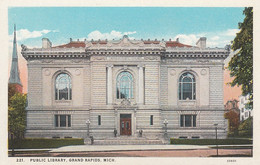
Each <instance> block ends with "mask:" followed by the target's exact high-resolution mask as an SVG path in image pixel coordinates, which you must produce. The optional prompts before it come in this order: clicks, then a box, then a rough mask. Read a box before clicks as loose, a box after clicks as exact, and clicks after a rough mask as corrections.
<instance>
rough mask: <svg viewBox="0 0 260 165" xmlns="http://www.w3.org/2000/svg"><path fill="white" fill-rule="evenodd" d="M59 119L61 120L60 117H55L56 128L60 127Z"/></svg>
mask: <svg viewBox="0 0 260 165" xmlns="http://www.w3.org/2000/svg"><path fill="white" fill-rule="evenodd" d="M58 118H59V116H58V115H55V119H54V120H55V121H54V122H55V127H59V119H58Z"/></svg>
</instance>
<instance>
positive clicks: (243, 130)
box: [238, 117, 253, 137]
mask: <svg viewBox="0 0 260 165" xmlns="http://www.w3.org/2000/svg"><path fill="white" fill-rule="evenodd" d="M238 135H239V136H241V137H252V136H253V117H249V118H248V119H246V120H245V121H243V122H242V123H241V124H240V125H239V127H238Z"/></svg>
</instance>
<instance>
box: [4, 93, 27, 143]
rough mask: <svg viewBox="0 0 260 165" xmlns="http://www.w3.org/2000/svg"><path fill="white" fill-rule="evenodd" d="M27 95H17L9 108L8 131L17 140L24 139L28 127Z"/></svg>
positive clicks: (13, 97)
mask: <svg viewBox="0 0 260 165" xmlns="http://www.w3.org/2000/svg"><path fill="white" fill-rule="evenodd" d="M25 107H26V94H21V93H16V94H14V95H13V96H12V97H11V98H10V105H9V106H8V131H9V134H11V133H12V134H14V136H15V137H16V138H23V137H24V131H25V125H26V121H25V119H26V113H25Z"/></svg>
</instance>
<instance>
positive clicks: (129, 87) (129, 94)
mask: <svg viewBox="0 0 260 165" xmlns="http://www.w3.org/2000/svg"><path fill="white" fill-rule="evenodd" d="M116 98H117V99H123V98H126V99H131V98H133V76H132V74H131V73H129V72H127V71H124V72H121V73H120V74H119V75H118V76H117V81H116Z"/></svg>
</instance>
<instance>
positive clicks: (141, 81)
mask: <svg viewBox="0 0 260 165" xmlns="http://www.w3.org/2000/svg"><path fill="white" fill-rule="evenodd" d="M138 68H139V71H138V72H139V78H138V79H139V82H138V84H139V90H138V91H139V92H138V96H139V97H138V98H139V100H138V103H139V104H144V66H143V65H138Z"/></svg>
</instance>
